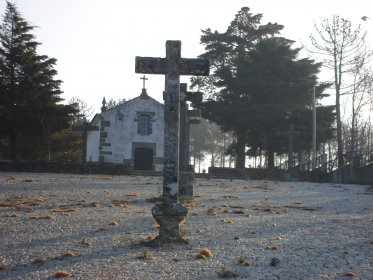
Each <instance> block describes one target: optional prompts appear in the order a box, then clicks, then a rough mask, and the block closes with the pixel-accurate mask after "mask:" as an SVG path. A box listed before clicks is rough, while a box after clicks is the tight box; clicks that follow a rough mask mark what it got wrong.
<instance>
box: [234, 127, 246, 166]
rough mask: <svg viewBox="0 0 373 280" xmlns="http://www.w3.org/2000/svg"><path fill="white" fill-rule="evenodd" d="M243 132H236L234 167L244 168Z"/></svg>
mask: <svg viewBox="0 0 373 280" xmlns="http://www.w3.org/2000/svg"><path fill="white" fill-rule="evenodd" d="M245 158H246V154H245V134H244V133H238V135H237V155H236V168H238V169H244V168H245Z"/></svg>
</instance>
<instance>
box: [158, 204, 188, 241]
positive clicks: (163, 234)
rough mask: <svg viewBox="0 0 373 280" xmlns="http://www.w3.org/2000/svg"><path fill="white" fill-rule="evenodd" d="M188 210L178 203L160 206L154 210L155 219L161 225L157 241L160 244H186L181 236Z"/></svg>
mask: <svg viewBox="0 0 373 280" xmlns="http://www.w3.org/2000/svg"><path fill="white" fill-rule="evenodd" d="M187 213H188V209H187V208H185V207H184V206H183V205H181V204H178V203H169V204H165V203H163V204H160V205H156V206H154V207H153V208H152V214H153V217H154V219H155V220H156V221H157V223H158V224H159V225H160V229H159V235H158V237H157V239H156V241H157V242H160V243H168V242H185V240H184V239H183V238H182V237H181V235H180V225H181V224H182V223H184V221H185V219H186V216H187Z"/></svg>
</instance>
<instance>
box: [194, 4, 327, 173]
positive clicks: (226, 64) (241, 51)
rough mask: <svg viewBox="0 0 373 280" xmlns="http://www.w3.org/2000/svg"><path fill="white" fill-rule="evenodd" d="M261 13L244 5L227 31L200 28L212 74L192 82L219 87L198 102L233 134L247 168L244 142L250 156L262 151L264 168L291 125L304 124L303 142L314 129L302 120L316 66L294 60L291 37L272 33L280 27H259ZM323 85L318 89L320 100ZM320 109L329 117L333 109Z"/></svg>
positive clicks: (307, 111)
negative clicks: (208, 77)
mask: <svg viewBox="0 0 373 280" xmlns="http://www.w3.org/2000/svg"><path fill="white" fill-rule="evenodd" d="M261 17H262V16H261V15H254V16H253V15H251V14H250V13H249V9H248V8H242V9H241V11H240V12H239V13H238V15H236V18H235V20H234V21H233V22H232V23H231V25H230V26H229V27H228V29H227V32H225V33H223V34H220V33H217V32H215V33H211V32H210V31H209V30H207V31H204V34H203V35H202V38H201V42H202V43H204V44H205V45H206V50H207V52H206V53H205V54H203V55H202V57H205V58H209V59H210V60H212V64H213V66H214V67H215V72H214V74H213V75H212V78H210V80H206V79H205V80H203V79H194V85H197V86H202V87H204V88H205V90H206V88H209V89H213V88H215V89H218V91H216V92H215V93H214V94H212V95H210V97H209V98H208V99H207V100H205V101H204V102H203V103H202V104H201V107H202V113H203V115H204V116H205V117H206V118H207V119H209V120H212V121H214V122H216V123H217V124H219V125H220V126H221V127H222V128H223V129H224V130H226V131H228V130H230V131H232V132H233V133H234V135H235V136H236V137H237V140H236V142H235V143H234V145H233V146H232V147H231V148H232V149H231V150H232V151H234V152H235V154H236V158H237V163H236V166H237V167H238V168H243V167H244V166H245V155H246V152H245V147H246V146H249V147H250V150H249V151H248V153H251V154H253V153H257V152H258V150H259V151H260V150H262V151H266V153H267V159H268V167H273V166H274V153H275V152H276V153H280V154H281V153H285V152H286V151H287V143H288V136H287V133H288V130H289V128H290V126H292V127H294V126H295V129H300V128H301V126H303V127H304V128H305V130H304V131H301V132H302V136H303V140H306V137H309V133H308V131H310V132H312V129H311V126H309V127H308V128H307V125H306V124H305V123H302V122H301V121H302V120H304V116H305V115H310V112H311V106H312V91H313V87H314V85H315V84H316V78H317V77H316V74H317V73H318V71H319V68H320V64H316V63H314V62H313V61H312V60H309V59H299V60H298V59H297V56H298V53H299V51H300V49H292V48H291V45H292V43H293V42H292V41H290V40H287V39H285V38H280V37H275V36H274V35H275V34H277V33H279V32H280V30H281V29H282V26H280V25H277V24H271V23H268V24H267V25H260V20H261ZM206 85H207V87H206ZM327 86H328V85H327V84H323V85H320V86H319V87H318V91H317V92H318V94H317V98H318V99H320V98H322V97H323V94H322V91H323V90H324V89H325V88H326V87H327ZM323 111H324V112H325V111H326V112H327V115H328V116H331V114H332V111H333V107H329V108H328V109H326V108H324V109H323ZM309 119H310V121H311V118H309ZM325 121H326V119H325ZM331 125H332V124H331V123H327V125H326V127H327V128H331ZM324 136H326V134H324ZM329 137H330V133H329ZM311 139H312V137H309V138H308V141H303V142H299V143H302V144H303V145H302V147H299V149H300V148H303V149H305V148H306V147H307V146H309V144H310V142H311Z"/></svg>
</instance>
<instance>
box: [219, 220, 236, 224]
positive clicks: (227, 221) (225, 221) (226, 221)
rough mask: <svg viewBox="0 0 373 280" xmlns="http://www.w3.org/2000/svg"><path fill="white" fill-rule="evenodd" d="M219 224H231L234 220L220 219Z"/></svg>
mask: <svg viewBox="0 0 373 280" xmlns="http://www.w3.org/2000/svg"><path fill="white" fill-rule="evenodd" d="M221 222H223V223H227V224H233V223H234V220H232V219H221Z"/></svg>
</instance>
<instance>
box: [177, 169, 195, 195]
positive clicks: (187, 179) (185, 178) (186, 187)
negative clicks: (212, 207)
mask: <svg viewBox="0 0 373 280" xmlns="http://www.w3.org/2000/svg"><path fill="white" fill-rule="evenodd" d="M193 185H194V172H183V171H180V172H179V194H178V197H179V198H180V199H192V198H193Z"/></svg>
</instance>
